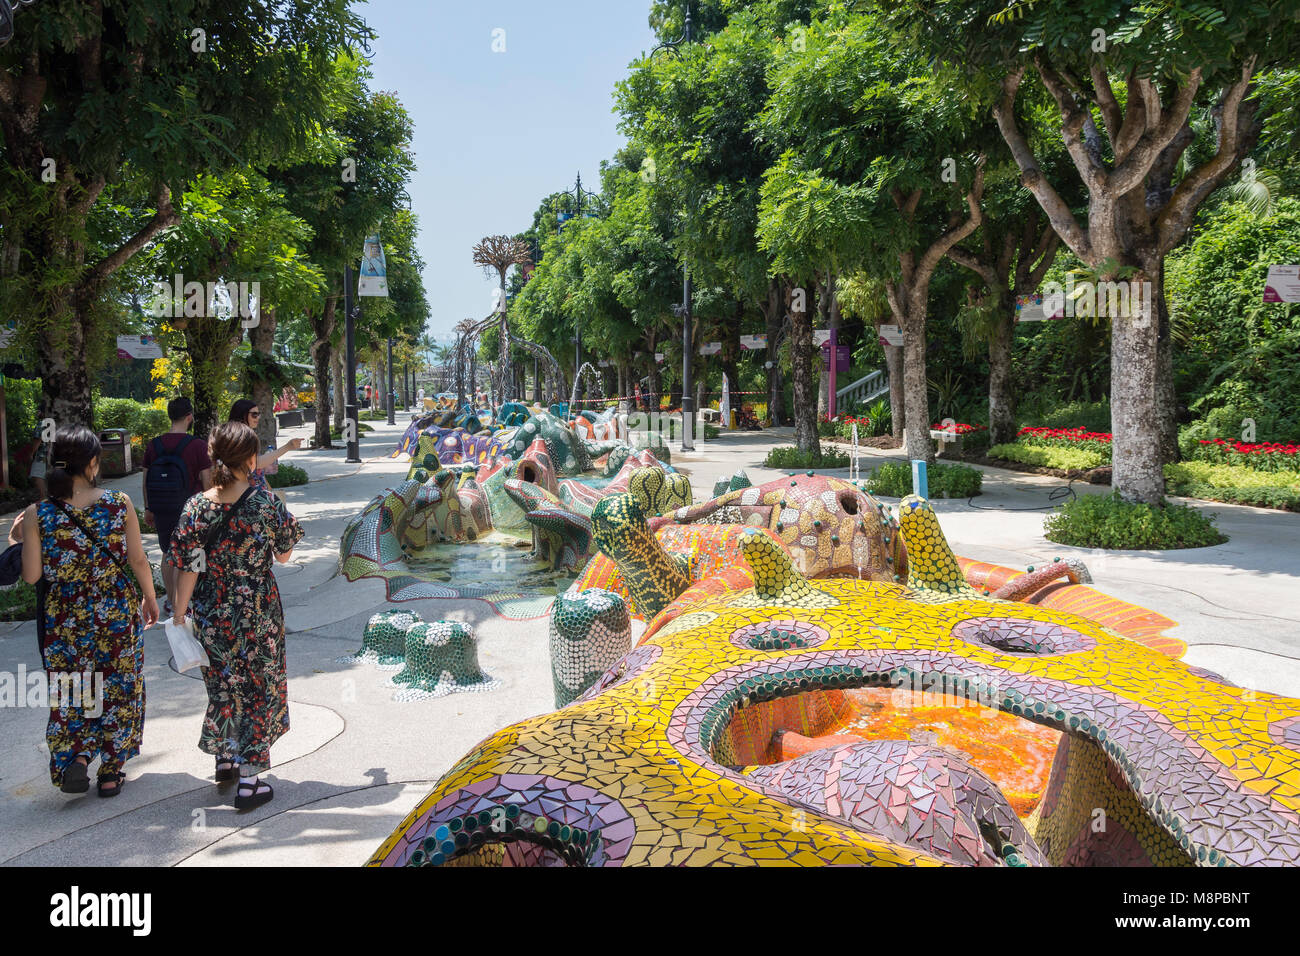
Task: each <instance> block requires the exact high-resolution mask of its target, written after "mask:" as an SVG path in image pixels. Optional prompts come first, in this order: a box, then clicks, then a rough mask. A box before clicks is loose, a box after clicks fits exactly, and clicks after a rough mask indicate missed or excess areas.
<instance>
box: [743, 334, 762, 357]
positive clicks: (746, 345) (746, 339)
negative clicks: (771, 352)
mask: <svg viewBox="0 0 1300 956" xmlns="http://www.w3.org/2000/svg"><path fill="white" fill-rule="evenodd" d="M740 348H741V349H742V350H743V351H745V352H756V351H758V350H759V349H765V348H767V333H766V332H764V333H763V334H762V335H742V336H741V337H740Z"/></svg>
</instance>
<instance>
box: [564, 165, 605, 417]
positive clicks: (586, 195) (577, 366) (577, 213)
mask: <svg viewBox="0 0 1300 956" xmlns="http://www.w3.org/2000/svg"><path fill="white" fill-rule="evenodd" d="M560 195H561V196H567V197H568V198H569V199H571V200H572V201H573V202H572V206H571V208H572V209H573V212H572V214H570V213H556V217H555V218H556V220H557V229H558V231H560V232H563V231H564V224H565V223H566V222H568V221H569V220H570V219H581V218H582V212H583V210H584V209H585V208H586V205H587V200H588V199H595V198H596V194H595V193H593V192H592V191H591V190H590V189H583V188H582V173H581V172H579V173H578V181H577V183H576V184H575V185H574V187H573V188H572V189H562V190H560ZM581 371H582V330H581V328H580V327H579V325H578V320H577V319H575V320H574V327H573V387H574V393H575V394H577V388H578V373H579V372H581Z"/></svg>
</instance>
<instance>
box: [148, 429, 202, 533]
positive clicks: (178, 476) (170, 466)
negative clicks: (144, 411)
mask: <svg viewBox="0 0 1300 956" xmlns="http://www.w3.org/2000/svg"><path fill="white" fill-rule="evenodd" d="M194 440H195V438H194V436H193V435H186V436H185V438H184V440H183V441H181V443H180V444H178V445H177V446H176V448H175V449H174V450H173V451H165V450H164V447H163V443H162V436H161V435H159V436H158V437H157V438H155V439H154V440H153V453H154V459H153V464H151V465H150V466H149V471H148V473H146V475H145V478H144V486H145V489H146V490H147V491H148V492H149V510H150V511H152V512H154V513H161V514H165V515H170V514H180V513H181V509H182V508H184V507H185V502H187V501H189V500H190V496H191V495H192V494H193V493H194V492H193V489H192V487H191V485H190V470H189V469H188V468H187V467H185V459H184V457H182V456H183V455H184V454H185V449H186V448H187V447H188V446H189V443H190V442H192V441H194Z"/></svg>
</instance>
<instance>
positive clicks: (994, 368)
mask: <svg viewBox="0 0 1300 956" xmlns="http://www.w3.org/2000/svg"><path fill="white" fill-rule="evenodd" d="M1015 327H1016V303H1015V300H1014V299H1009V298H1003V299H1002V300H1001V301H999V303H998V323H997V325H996V326H995V327H994V329H993V334H992V335H991V336H990V337H989V437H990V439H991V440H992V443H993V444H994V445H1002V444H1006V443H1008V442H1013V441H1015V440H1016V396H1015V390H1014V388H1013V387H1012V383H1011V345H1012V342H1013V341H1014V335H1015Z"/></svg>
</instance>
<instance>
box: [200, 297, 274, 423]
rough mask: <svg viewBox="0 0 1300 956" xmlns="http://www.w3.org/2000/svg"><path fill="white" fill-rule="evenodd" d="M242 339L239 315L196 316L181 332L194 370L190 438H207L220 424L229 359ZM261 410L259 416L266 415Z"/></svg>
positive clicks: (265, 410)
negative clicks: (192, 416)
mask: <svg viewBox="0 0 1300 956" xmlns="http://www.w3.org/2000/svg"><path fill="white" fill-rule="evenodd" d="M243 336H244V329H243V326H242V325H241V324H240V319H239V315H238V314H235V315H233V316H231V317H230V318H228V319H217V318H209V317H199V316H196V317H194V318H191V319H190V323H189V325H188V326H186V328H185V342H186V351H187V352H189V354H190V365H191V367H192V368H193V370H194V434H195V435H196V436H197V437H199V438H207V437H208V434H209V433H210V432H211V431H212V429H213V428H215V427H216V426H217V424H218V423H219V422H220V421H221V412H222V405H223V404H224V401H225V397H226V382H227V379H228V375H229V369H230V356H231V354H232V353H233V352H234V351H235V346H236V345H238V344H239V341H240V339H242V338H243ZM269 411H270V410H269V409H265V408H264V409H263V413H264V414H266V413H267V412H269Z"/></svg>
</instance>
